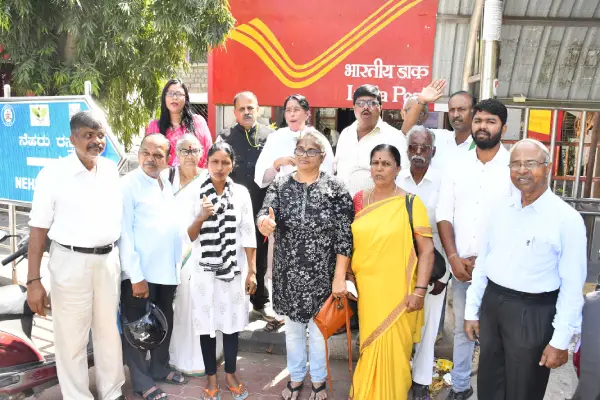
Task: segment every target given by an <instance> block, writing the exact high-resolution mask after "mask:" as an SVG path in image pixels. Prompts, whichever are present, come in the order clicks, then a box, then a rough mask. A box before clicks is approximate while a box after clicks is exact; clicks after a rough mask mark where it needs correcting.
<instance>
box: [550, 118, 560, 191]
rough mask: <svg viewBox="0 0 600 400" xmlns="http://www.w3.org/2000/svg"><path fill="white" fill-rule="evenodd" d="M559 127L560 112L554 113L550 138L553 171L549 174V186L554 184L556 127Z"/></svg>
mask: <svg viewBox="0 0 600 400" xmlns="http://www.w3.org/2000/svg"><path fill="white" fill-rule="evenodd" d="M557 126H558V111H556V110H554V111H552V137H551V138H550V162H551V163H552V171H550V174H548V184H550V182H552V174H553V172H554V168H556V165H554V147H555V146H556V127H557Z"/></svg>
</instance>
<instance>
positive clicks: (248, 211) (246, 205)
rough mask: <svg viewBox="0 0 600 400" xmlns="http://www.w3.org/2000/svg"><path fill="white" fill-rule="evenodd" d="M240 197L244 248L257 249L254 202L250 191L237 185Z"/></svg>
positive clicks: (240, 227)
mask: <svg viewBox="0 0 600 400" xmlns="http://www.w3.org/2000/svg"><path fill="white" fill-rule="evenodd" d="M236 189H237V193H236V195H237V196H239V200H238V204H239V205H240V207H241V213H240V214H241V221H240V225H239V229H240V237H241V240H242V246H243V247H245V248H253V249H255V248H256V231H255V228H254V211H253V210H252V200H251V198H250V193H249V192H248V189H246V188H245V187H243V186H241V185H236Z"/></svg>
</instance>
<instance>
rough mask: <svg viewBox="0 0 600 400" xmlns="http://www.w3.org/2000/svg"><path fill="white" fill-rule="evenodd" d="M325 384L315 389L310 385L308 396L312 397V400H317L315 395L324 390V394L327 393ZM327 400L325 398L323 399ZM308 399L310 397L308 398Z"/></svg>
mask: <svg viewBox="0 0 600 400" xmlns="http://www.w3.org/2000/svg"><path fill="white" fill-rule="evenodd" d="M326 389H327V383H325V382H323V384H322V385H321V386H319V387H318V388H316V387H315V385H312V392H311V393H310V395H311V396H312V398H313V400H317V393H319V392H321V391H323V390H325V392H326V393H327V390H326ZM325 398H327V397H325ZM309 399H310V397H309Z"/></svg>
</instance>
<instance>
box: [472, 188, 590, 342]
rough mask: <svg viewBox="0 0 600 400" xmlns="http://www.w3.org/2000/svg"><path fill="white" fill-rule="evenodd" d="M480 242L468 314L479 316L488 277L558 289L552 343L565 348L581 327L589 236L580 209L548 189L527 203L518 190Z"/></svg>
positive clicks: (512, 285)
mask: <svg viewBox="0 0 600 400" xmlns="http://www.w3.org/2000/svg"><path fill="white" fill-rule="evenodd" d="M490 228H492V229H489V230H488V231H487V234H486V235H485V236H484V239H483V240H482V243H481V249H480V253H479V257H478V258H477V261H476V268H475V269H474V270H473V283H472V285H471V287H470V288H469V290H468V292H467V303H466V311H465V319H467V320H478V319H479V307H480V305H481V299H482V297H483V293H484V292H485V288H486V286H487V283H488V279H489V280H491V281H492V282H494V283H496V284H498V285H500V286H503V287H506V288H508V289H512V290H517V291H519V292H526V293H543V292H552V291H555V290H557V289H559V290H560V291H559V294H558V301H557V303H556V315H555V317H554V322H553V326H554V334H553V336H552V340H551V341H550V345H551V346H552V347H554V348H557V349H561V350H565V349H567V347H568V346H569V342H570V340H571V338H572V337H573V335H575V334H578V333H579V332H580V331H581V309H582V307H583V295H582V290H583V285H584V284H585V279H586V275H587V251H586V245H587V239H586V230H585V225H584V223H583V219H582V218H581V216H580V215H579V213H578V212H577V211H576V210H574V209H573V208H572V207H570V206H569V205H568V204H567V203H565V202H564V201H562V200H561V199H560V198H559V197H558V196H556V195H555V194H554V193H552V192H551V191H550V190H549V189H547V190H546V192H544V194H543V195H542V196H540V198H538V199H537V200H536V201H535V202H534V203H533V204H530V205H529V206H526V207H525V208H523V207H522V206H521V195H520V193H518V194H516V195H515V196H513V197H512V198H511V199H509V200H508V201H506V202H505V203H504V204H502V206H501V207H498V208H496V209H495V210H494V213H493V215H492V216H491V217H490Z"/></svg>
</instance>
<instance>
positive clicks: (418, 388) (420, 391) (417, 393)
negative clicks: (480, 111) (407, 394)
mask: <svg viewBox="0 0 600 400" xmlns="http://www.w3.org/2000/svg"><path fill="white" fill-rule="evenodd" d="M412 393H413V397H412V398H413V400H431V396H430V395H429V386H427V385H419V384H418V383H415V382H413V384H412Z"/></svg>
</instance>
